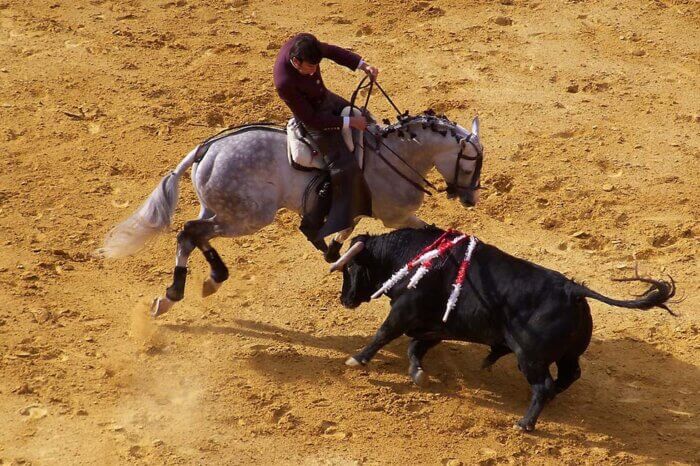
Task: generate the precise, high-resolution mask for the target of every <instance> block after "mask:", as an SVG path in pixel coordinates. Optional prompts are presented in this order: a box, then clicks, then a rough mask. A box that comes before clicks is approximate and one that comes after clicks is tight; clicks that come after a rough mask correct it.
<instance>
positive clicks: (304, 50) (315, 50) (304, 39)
mask: <svg viewBox="0 0 700 466" xmlns="http://www.w3.org/2000/svg"><path fill="white" fill-rule="evenodd" d="M289 58H296V59H297V60H299V61H303V62H306V63H311V64H312V65H317V64H318V63H319V62H320V61H321V58H323V57H322V55H321V43H320V42H319V41H318V39H316V38H315V37H314V36H313V35H311V34H306V33H304V34H299V35H298V36H297V38H296V40H295V41H294V43H293V44H292V49H291V50H290V51H289Z"/></svg>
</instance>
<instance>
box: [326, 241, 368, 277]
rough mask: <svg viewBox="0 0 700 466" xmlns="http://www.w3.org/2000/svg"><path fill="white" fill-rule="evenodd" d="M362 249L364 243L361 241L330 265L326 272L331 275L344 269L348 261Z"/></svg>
mask: <svg viewBox="0 0 700 466" xmlns="http://www.w3.org/2000/svg"><path fill="white" fill-rule="evenodd" d="M364 248H365V243H363V242H362V241H358V242H357V243H355V244H353V245H352V246H351V247H350V249H348V250H347V252H346V253H345V254H343V256H342V257H341V258H340V259H338V260H337V261H335V262H334V263H333V264H332V265H331V268H330V270H329V271H328V272H329V273H332V272H337V271H338V270H342V269H343V267H345V266H346V265H347V263H348V262H350V259H352V258H353V257H355V256H356V255H358V254H359V253H360V251H362V250H363V249H364Z"/></svg>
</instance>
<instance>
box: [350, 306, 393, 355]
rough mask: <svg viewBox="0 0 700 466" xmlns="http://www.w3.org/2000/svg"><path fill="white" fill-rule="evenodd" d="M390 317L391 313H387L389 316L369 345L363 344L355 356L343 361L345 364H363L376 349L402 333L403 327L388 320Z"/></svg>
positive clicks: (375, 352)
mask: <svg viewBox="0 0 700 466" xmlns="http://www.w3.org/2000/svg"><path fill="white" fill-rule="evenodd" d="M390 319H391V314H389V318H387V320H385V321H384V323H383V324H382V326H381V327H379V330H377V333H376V334H375V335H374V339H373V340H372V342H371V343H370V344H369V345H367V346H365V347H364V348H363V349H362V351H360V352H359V353H357V354H356V355H355V356H352V357H351V358H349V359H348V360H347V361H345V364H346V365H348V366H353V367H356V366H360V365H362V366H364V365H365V364H367V363H368V362H370V361H371V360H372V358H373V357H374V355H375V354H377V351H379V350H380V349H382V348H383V347H384V346H385V345H387V344H388V343H390V342H391V341H393V340H395V339H396V338H398V337H400V336H401V335H403V333H404V329H403V327H399V326H398V325H395V324H394V322H393V320H392V321H391V322H390Z"/></svg>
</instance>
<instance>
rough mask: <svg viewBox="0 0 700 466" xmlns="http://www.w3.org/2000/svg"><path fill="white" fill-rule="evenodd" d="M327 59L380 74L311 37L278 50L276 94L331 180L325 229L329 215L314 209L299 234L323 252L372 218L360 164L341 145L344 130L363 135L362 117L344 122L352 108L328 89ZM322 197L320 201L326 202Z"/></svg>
mask: <svg viewBox="0 0 700 466" xmlns="http://www.w3.org/2000/svg"><path fill="white" fill-rule="evenodd" d="M323 58H328V59H330V60H332V61H334V62H336V63H338V64H339V65H343V66H346V67H348V68H350V69H351V70H353V71H355V70H357V69H361V70H363V71H364V72H366V73H367V74H368V75H370V77H371V79H376V77H377V74H378V73H379V70H377V68H375V67H373V66H371V65H369V64H368V63H367V62H365V61H364V60H362V58H361V57H360V56H359V55H357V54H356V53H353V52H351V51H349V50H346V49H343V48H341V47H338V46H335V45H331V44H326V43H323V42H320V41H319V40H318V39H317V38H316V37H314V36H313V35H311V34H306V33H302V34H298V35H296V36H294V37H292V38H291V39H290V40H288V41H287V42H286V43H285V44H284V45H283V46H282V48H281V49H280V51H279V53H278V55H277V59H276V60H275V66H274V72H273V74H274V83H275V88H276V89H277V93H278V94H279V96H280V97H281V98H282V100H283V101H284V102H285V103H286V104H287V106H288V107H289V109H290V110H291V111H292V113H293V114H294V118H295V119H296V120H297V122H299V123H300V124H301V125H303V127H304V129H305V130H306V133H307V135H308V136H309V137H310V138H312V139H313V140H314V141H315V142H316V144H317V146H318V147H319V149H320V151H321V153H322V154H323V157H324V159H325V161H326V163H327V165H328V170H329V171H330V176H331V188H332V196H331V198H332V204H331V208H330V211H329V212H327V213H328V217H327V219H326V222H325V224H324V223H323V220H324V217H325V215H326V212H325V211H324V210H325V209H319V208H316V209H314V210H313V211H311V212H309V213H308V214H307V215H305V216H304V218H303V219H302V224H301V227H300V229H301V230H302V232H303V233H304V234H305V235H306V237H307V238H308V239H309V240H310V241H311V242H312V243H313V244H314V246H316V247H317V248H319V249H321V250H325V248H326V243H325V241H324V240H323V238H325V237H326V236H328V235H330V234H332V233H336V232H339V231H342V230H344V229H346V228H349V227H352V226H353V225H354V220H355V218H356V217H359V216H363V215H367V216H370V215H371V214H372V199H371V194H370V191H369V187H368V186H367V183H366V182H365V180H364V178H363V176H362V172H361V170H360V168H359V166H358V164H357V161H356V160H355V158H354V157H353V154H352V153H350V150H349V149H348V148H347V146H346V145H345V143H344V141H343V137H342V133H341V128H347V127H351V128H356V129H359V130H364V129H365V128H366V127H367V120H366V118H365V117H364V116H345V117H343V116H340V113H341V111H342V110H343V108H344V107H346V106H348V105H350V103H349V102H348V101H347V100H345V99H343V98H342V97H340V96H338V95H336V94H334V93H333V92H331V91H329V90H328V89H326V86H325V85H324V83H323V79H322V78H321V68H320V66H319V62H320V61H321V59H323ZM322 196H323V195H322V194H319V197H322Z"/></svg>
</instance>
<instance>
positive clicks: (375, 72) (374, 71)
mask: <svg viewBox="0 0 700 466" xmlns="http://www.w3.org/2000/svg"><path fill="white" fill-rule="evenodd" d="M361 69H362V71H364V72H365V73H367V75H368V76H369V77H370V78H371V79H372V81H376V80H377V76H379V69H378V68H375V67H374V66H372V65H370V64H369V63H363V64H362V68H361Z"/></svg>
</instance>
